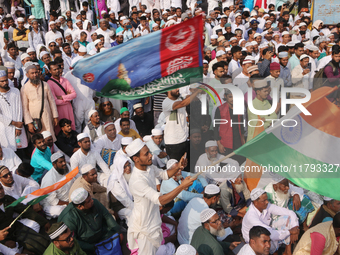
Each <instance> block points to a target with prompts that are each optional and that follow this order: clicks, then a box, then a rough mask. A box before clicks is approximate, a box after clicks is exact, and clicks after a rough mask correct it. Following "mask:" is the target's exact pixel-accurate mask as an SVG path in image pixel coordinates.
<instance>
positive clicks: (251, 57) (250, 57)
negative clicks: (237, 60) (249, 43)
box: [244, 55, 255, 61]
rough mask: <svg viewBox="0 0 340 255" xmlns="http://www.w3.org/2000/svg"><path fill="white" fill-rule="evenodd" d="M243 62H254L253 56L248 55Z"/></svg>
mask: <svg viewBox="0 0 340 255" xmlns="http://www.w3.org/2000/svg"><path fill="white" fill-rule="evenodd" d="M244 60H250V61H255V58H254V57H253V56H250V55H248V56H246V58H245V59H244Z"/></svg>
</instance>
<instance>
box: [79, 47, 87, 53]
mask: <svg viewBox="0 0 340 255" xmlns="http://www.w3.org/2000/svg"><path fill="white" fill-rule="evenodd" d="M78 52H87V50H86V48H85V47H84V46H80V47H79V49H78Z"/></svg>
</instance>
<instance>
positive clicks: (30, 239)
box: [0, 0, 340, 255]
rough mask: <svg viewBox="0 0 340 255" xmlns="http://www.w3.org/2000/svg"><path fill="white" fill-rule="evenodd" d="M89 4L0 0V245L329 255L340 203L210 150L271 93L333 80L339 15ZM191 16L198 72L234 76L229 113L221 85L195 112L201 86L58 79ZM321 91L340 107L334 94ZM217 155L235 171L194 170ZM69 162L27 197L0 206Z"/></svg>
mask: <svg viewBox="0 0 340 255" xmlns="http://www.w3.org/2000/svg"><path fill="white" fill-rule="evenodd" d="M96 2H97V4H96V8H97V9H96V10H91V4H89V3H88V2H87V1H82V0H81V1H68V0H61V1H48V0H47V1H40V0H25V4H26V5H28V6H29V7H30V9H29V10H30V12H31V13H26V11H27V10H28V9H27V8H26V9H25V8H23V7H24V6H23V5H22V2H21V1H17V0H11V1H9V0H4V1H1V0H0V16H1V19H0V52H1V57H0V120H1V121H0V130H1V134H0V215H1V221H0V253H2V254H4V255H15V254H18V255H19V254H30V255H33V254H36V255H42V254H45V255H50V254H59V255H63V254H107V253H108V252H107V250H106V249H107V245H108V243H109V244H110V245H111V246H110V247H112V249H111V251H110V254H122V252H124V253H126V254H130V252H131V254H141V255H154V254H158V255H163V254H164V255H167V254H171V255H172V254H177V255H180V254H186V255H191V254H200V255H201V254H204V255H206V254H211V255H221V254H240V255H250V254H256V255H259V254H296V255H300V254H335V253H336V252H337V250H338V244H339V243H338V239H339V236H340V214H339V211H340V201H338V200H335V199H334V198H330V197H323V196H321V195H319V194H316V193H314V192H312V191H309V190H306V189H303V188H301V187H297V186H296V185H294V184H293V183H291V182H290V181H289V180H287V179H285V178H283V177H281V176H280V175H278V174H273V173H268V175H269V176H266V178H262V179H261V180H260V182H259V183H258V185H257V187H256V188H252V189H250V188H249V187H248V186H247V183H246V182H245V181H244V178H243V175H242V174H241V172H240V171H239V169H240V166H241V165H243V164H245V161H246V159H245V158H244V157H242V156H237V155H234V156H232V157H230V158H224V157H225V155H228V154H230V153H232V152H233V151H234V150H236V149H237V148H239V147H241V146H242V145H243V144H245V143H246V142H247V141H250V140H251V139H253V138H254V137H255V136H256V130H255V126H254V125H252V126H251V125H245V126H244V125H242V123H243V121H244V119H246V120H256V121H257V120H258V121H261V122H262V124H263V127H264V128H268V127H269V126H270V125H271V123H272V120H273V119H279V118H280V117H281V116H282V115H281V114H282V108H281V103H280V102H281V99H280V97H281V93H280V91H281V89H282V88H285V87H292V88H304V89H306V90H309V91H313V90H315V89H317V88H318V87H320V86H324V85H326V86H331V87H334V86H338V85H339V78H340V72H339V69H340V66H339V62H340V23H339V24H337V25H333V26H331V25H328V26H325V25H324V23H323V21H321V20H316V21H314V22H312V19H311V15H310V13H309V10H308V8H303V6H301V5H300V6H299V7H298V8H297V7H296V3H297V0H296V1H293V2H292V1H291V2H288V3H286V2H283V1H279V0H276V1H262V2H261V3H258V2H259V1H256V5H255V6H254V7H251V8H248V7H245V6H244V5H241V4H240V1H237V2H236V3H234V1H229V0H226V1H222V3H221V4H219V2H218V1H215V0H209V1H208V2H206V1H204V3H200V2H199V1H196V0H188V1H186V3H184V4H183V3H182V1H180V0H171V1H170V0H167V1H165V0H164V1H162V0H161V1H143V0H142V1H139V0H131V1H126V0H125V1H118V0H107V1H106V2H105V1H104V0H98V1H96ZM301 2H302V1H301ZM252 6H253V4H252ZM307 7H308V6H307ZM195 16H199V17H201V18H202V19H203V21H204V35H203V43H204V52H203V53H202V54H203V56H204V59H203V79H204V81H205V83H207V84H209V85H211V86H212V87H215V86H217V85H219V84H231V85H233V86H236V87H238V88H239V89H240V90H241V91H242V92H243V94H244V98H245V106H246V109H247V110H246V112H245V115H244V116H243V115H236V114H233V94H232V93H231V91H230V90H228V89H221V88H216V90H217V92H218V93H219V95H220V96H221V98H222V104H217V106H216V105H215V104H214V102H213V100H211V99H208V102H207V105H208V112H209V115H202V112H201V107H202V102H201V101H202V93H204V92H203V90H202V88H204V86H202V85H201V87H200V88H197V87H196V86H187V87H182V88H180V89H174V90H171V91H168V92H166V93H161V94H157V95H155V96H152V97H148V98H143V99H136V100H127V101H122V100H116V99H112V98H99V97H97V96H96V93H95V92H94V91H93V90H92V89H90V88H89V87H87V86H85V85H83V84H82V83H81V80H80V79H79V78H77V77H75V76H74V75H73V74H72V66H74V64H75V63H76V62H77V61H79V60H81V59H83V58H89V57H91V56H93V55H96V54H98V53H100V52H103V51H105V50H108V49H110V48H112V47H117V46H119V45H123V46H122V47H124V43H126V42H127V41H129V40H134V38H137V37H143V36H147V35H148V34H149V33H157V31H159V30H161V29H164V28H168V27H171V26H174V25H176V24H179V23H182V22H185V21H186V20H188V19H191V18H193V17H195ZM169 29H171V28H169ZM104 54H105V53H104ZM197 54H198V53H197ZM136 57H138V56H136ZM315 77H317V78H323V80H322V82H321V84H320V82H316V81H315V80H316V79H314V78H315ZM248 93H252V100H253V101H252V102H248V100H249V99H248ZM274 93H275V94H274ZM287 96H288V97H289V98H295V99H302V98H304V97H305V95H304V94H303V93H290V95H287ZM249 98H251V97H249ZM328 99H329V100H330V101H331V102H332V103H334V104H335V105H337V106H339V107H340V93H333V94H331V95H330V96H328ZM273 102H277V105H273ZM250 104H251V105H252V107H254V108H255V109H257V110H269V109H271V108H274V109H275V111H274V112H273V113H272V114H270V115H263V116H258V115H255V114H253V113H252V112H251V111H250V110H249V107H248V105H250ZM286 110H289V109H288V108H287V109H286ZM259 118H260V119H259ZM212 119H224V120H227V121H228V122H229V123H230V122H234V123H236V124H235V125H232V126H230V125H214V124H213V122H212ZM278 156H279V155H278ZM217 161H219V162H220V163H218V164H217V165H216V166H220V167H224V166H227V167H231V168H233V169H236V170H237V171H236V172H234V173H224V172H223V173H221V172H217V171H215V172H205V173H204V174H201V175H196V172H197V171H198V170H197V169H204V168H206V167H208V166H210V165H211V164H213V163H214V162H217ZM288 163H289V162H287V164H288ZM76 168H78V170H79V172H78V174H77V175H76V176H75V177H74V178H73V179H72V180H70V181H69V182H67V183H66V184H65V185H64V186H62V187H61V188H59V189H57V190H55V191H53V192H51V193H49V195H48V196H47V197H45V198H44V199H43V200H42V201H41V202H39V203H36V204H34V205H30V206H29V205H26V204H24V201H23V203H18V205H16V206H10V205H11V204H12V203H13V202H14V201H15V200H17V199H18V198H20V197H23V196H26V195H29V194H31V193H32V192H34V191H36V190H38V189H40V188H46V187H49V186H53V185H54V184H55V183H57V182H59V181H62V180H64V179H65V178H66V176H67V175H68V174H69V173H70V172H71V171H72V170H73V169H76ZM19 215H20V217H19V219H18V220H16V221H14V220H15V219H16V218H17V217H18V216H19ZM124 240H125V241H124ZM126 242H127V247H125V246H126Z"/></svg>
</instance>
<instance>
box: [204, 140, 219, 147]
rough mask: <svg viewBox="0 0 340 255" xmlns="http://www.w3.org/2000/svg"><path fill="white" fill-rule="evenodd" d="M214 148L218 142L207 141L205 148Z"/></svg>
mask: <svg viewBox="0 0 340 255" xmlns="http://www.w3.org/2000/svg"><path fill="white" fill-rule="evenodd" d="M213 146H217V142H216V141H213V140H210V141H207V142H206V143H205V148H209V147H213Z"/></svg>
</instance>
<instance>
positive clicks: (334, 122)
mask: <svg viewBox="0 0 340 255" xmlns="http://www.w3.org/2000/svg"><path fill="white" fill-rule="evenodd" d="M336 90H337V87H335V88H330V87H321V88H319V89H317V90H316V91H314V92H312V96H311V100H310V101H309V102H308V103H305V104H304V106H305V107H306V108H307V110H308V111H309V112H310V113H311V114H312V115H308V116H307V115H304V114H303V113H301V111H300V110H299V109H298V108H297V107H295V106H294V107H293V108H292V109H291V110H290V111H289V112H288V113H287V115H286V116H284V117H283V118H281V119H280V120H278V121H277V122H276V123H275V124H274V126H273V127H270V128H268V129H266V130H265V131H263V132H262V133H260V134H259V135H257V136H256V137H255V138H253V139H252V140H250V141H249V142H247V143H246V144H244V145H243V146H242V147H240V148H239V149H237V150H236V151H234V152H235V154H237V155H242V156H244V157H246V158H247V159H249V160H251V161H253V162H255V163H256V164H258V165H260V166H261V167H262V169H263V170H267V171H272V172H275V173H278V174H280V175H282V176H284V177H286V178H288V179H289V180H291V181H292V182H293V183H295V184H296V185H298V186H300V187H303V188H305V189H307V190H311V191H313V192H316V193H318V194H321V195H323V196H328V197H331V198H333V199H337V200H340V182H339V180H340V179H338V178H339V177H340V167H339V164H340V109H339V108H338V107H337V106H336V105H335V104H333V103H331V102H330V101H329V100H328V99H327V98H326V96H327V95H328V94H330V93H332V92H334V91H336ZM285 126H286V127H285ZM248 176H249V174H248ZM257 177H258V176H257Z"/></svg>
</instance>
